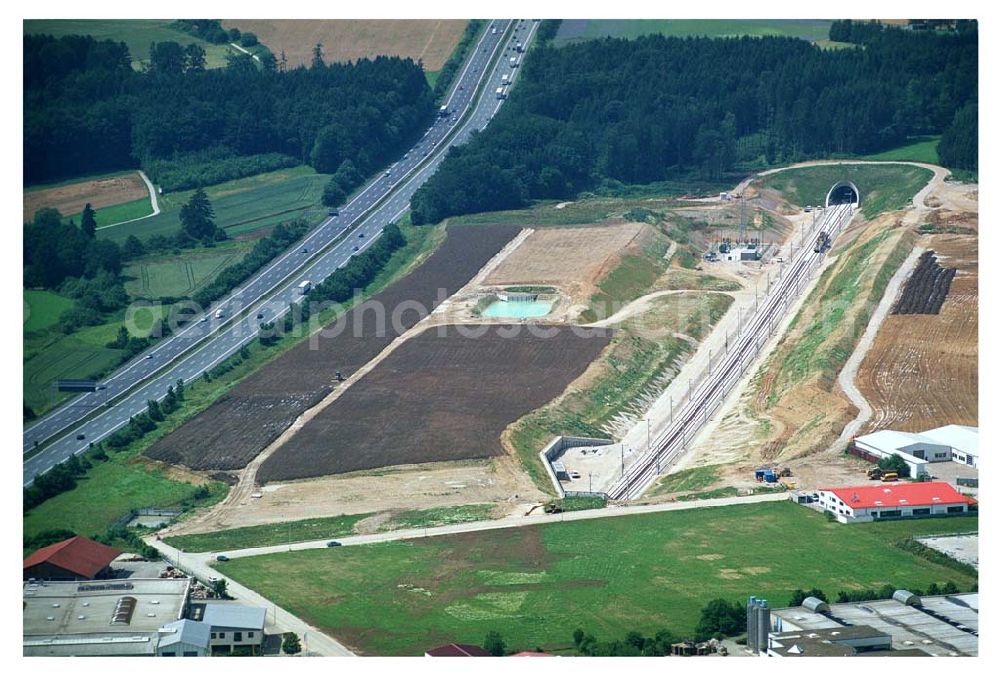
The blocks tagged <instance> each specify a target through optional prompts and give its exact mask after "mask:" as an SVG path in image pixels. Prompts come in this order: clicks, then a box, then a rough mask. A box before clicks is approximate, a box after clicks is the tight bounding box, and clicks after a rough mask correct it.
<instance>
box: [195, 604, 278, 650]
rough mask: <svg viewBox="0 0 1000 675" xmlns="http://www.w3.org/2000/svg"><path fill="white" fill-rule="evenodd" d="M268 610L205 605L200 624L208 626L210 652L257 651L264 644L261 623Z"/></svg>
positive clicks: (262, 625) (244, 606)
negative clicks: (241, 647) (243, 649)
mask: <svg viewBox="0 0 1000 675" xmlns="http://www.w3.org/2000/svg"><path fill="white" fill-rule="evenodd" d="M266 616H267V610H266V609H264V608H263V607H248V606H246V605H236V604H228V603H211V604H208V605H206V606H205V612H204V614H202V617H201V621H202V623H205V624H207V625H208V626H209V641H210V644H211V649H212V651H219V650H226V649H228V650H229V651H234V650H235V648H236V647H240V646H248V647H251V648H252V650H253V651H255V652H259V651H260V648H261V646H262V645H263V644H264V620H265V618H266Z"/></svg>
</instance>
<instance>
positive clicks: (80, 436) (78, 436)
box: [76, 434, 86, 441]
mask: <svg viewBox="0 0 1000 675" xmlns="http://www.w3.org/2000/svg"><path fill="white" fill-rule="evenodd" d="M85 438H86V436H85V435H84V434H77V435H76V440H78V441H82V440H83V439H85Z"/></svg>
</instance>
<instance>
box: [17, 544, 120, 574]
mask: <svg viewBox="0 0 1000 675" xmlns="http://www.w3.org/2000/svg"><path fill="white" fill-rule="evenodd" d="M121 554H122V552H121V551H120V550H119V549H117V548H114V547H112V546H105V545H104V544H99V543H97V542H96V541H94V540H92V539H87V538H86V537H79V536H77V537H70V538H69V539H66V540H64V541H60V542H57V543H55V544H51V545H49V546H46V547H45V548H40V549H38V550H37V551H35V552H34V553H32V554H31V555H29V556H28V557H27V558H25V559H24V581H27V580H28V579H47V580H52V581H80V580H86V579H100V578H103V577H105V576H107V574H108V567H109V566H110V565H111V561H112V560H114V559H115V558H117V557H118V556H120V555H121Z"/></svg>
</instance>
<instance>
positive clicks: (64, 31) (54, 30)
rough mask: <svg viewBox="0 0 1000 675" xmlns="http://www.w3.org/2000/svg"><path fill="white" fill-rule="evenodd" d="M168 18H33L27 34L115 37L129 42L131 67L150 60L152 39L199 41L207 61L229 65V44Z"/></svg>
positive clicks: (27, 22) (211, 64) (27, 23)
mask: <svg viewBox="0 0 1000 675" xmlns="http://www.w3.org/2000/svg"><path fill="white" fill-rule="evenodd" d="M170 23H171V21H170V20H165V19H33V20H25V22H24V34H25V35H31V34H39V33H44V34H47V35H54V36H55V37H62V36H64V35H92V36H93V37H94V38H95V39H97V40H114V41H115V42H124V43H125V44H127V45H128V51H129V54H130V55H131V56H132V67H133V68H135V69H136V70H139V69H140V68H141V67H142V65H143V63H145V62H148V61H149V45H150V43H152V42H176V43H178V44H182V45H186V44H190V43H192V42H197V43H198V44H200V45H201V46H202V47H203V48H204V49H205V65H206V66H207V67H208V68H221V67H223V66H224V65H226V54H227V53H228V52H229V50H230V48H229V47H227V46H226V45H213V44H211V43H208V42H205V41H204V40H201V39H199V38H196V37H194V36H193V35H188V34H187V33H182V32H181V31H178V30H174V29H172V28H171V27H170Z"/></svg>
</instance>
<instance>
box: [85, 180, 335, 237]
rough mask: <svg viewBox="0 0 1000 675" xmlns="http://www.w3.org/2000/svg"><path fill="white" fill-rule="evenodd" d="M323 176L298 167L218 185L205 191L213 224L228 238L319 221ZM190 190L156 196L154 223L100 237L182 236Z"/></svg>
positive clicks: (143, 222) (142, 222) (114, 230)
mask: <svg viewBox="0 0 1000 675" xmlns="http://www.w3.org/2000/svg"><path fill="white" fill-rule="evenodd" d="M326 181H327V176H324V175H322V174H318V173H316V172H315V171H314V170H313V169H312V168H310V167H307V166H297V167H293V168H290V169H281V170H278V171H271V172H268V173H262V174H258V175H256V176H250V177H248V178H240V179H237V180H231V181H227V182H225V183H219V184H218V185H212V186H210V187H207V188H205V192H206V193H207V194H208V199H209V201H210V202H211V203H212V208H213V209H214V210H215V222H216V224H217V225H219V226H220V227H222V228H224V229H225V230H226V232H227V233H228V234H229V236H231V237H234V236H237V235H240V234H244V233H247V232H251V231H253V230H257V229H260V228H265V227H271V226H273V225H276V224H278V223H280V222H281V221H284V220H291V219H293V218H297V217H300V216H304V217H312V216H319V215H320V214H322V213H323V212H324V211H323V209H322V205H321V204H320V198H321V197H322V195H323V186H324V185H325V184H326ZM193 192H194V191H193V190H185V191H183V192H171V193H168V194H164V195H160V197H159V202H160V213H159V214H158V215H155V216H153V217H152V218H146V219H144V220H140V221H137V222H135V223H129V224H128V225H122V226H121V227H111V228H108V229H105V230H101V231H100V232H99V233H98V237H100V238H107V239H111V240H113V241H117V242H119V243H121V242H123V241H124V240H125V239H126V238H127V237H128V236H129V235H130V234H134V235H136V236H137V237H139V238H147V237H149V236H151V235H154V234H162V235H171V234H174V233H176V232H177V231H178V230H180V227H181V222H180V209H181V207H182V206H183V205H184V204H186V203H187V201H188V200H189V199H190V198H191V195H192V194H193Z"/></svg>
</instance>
